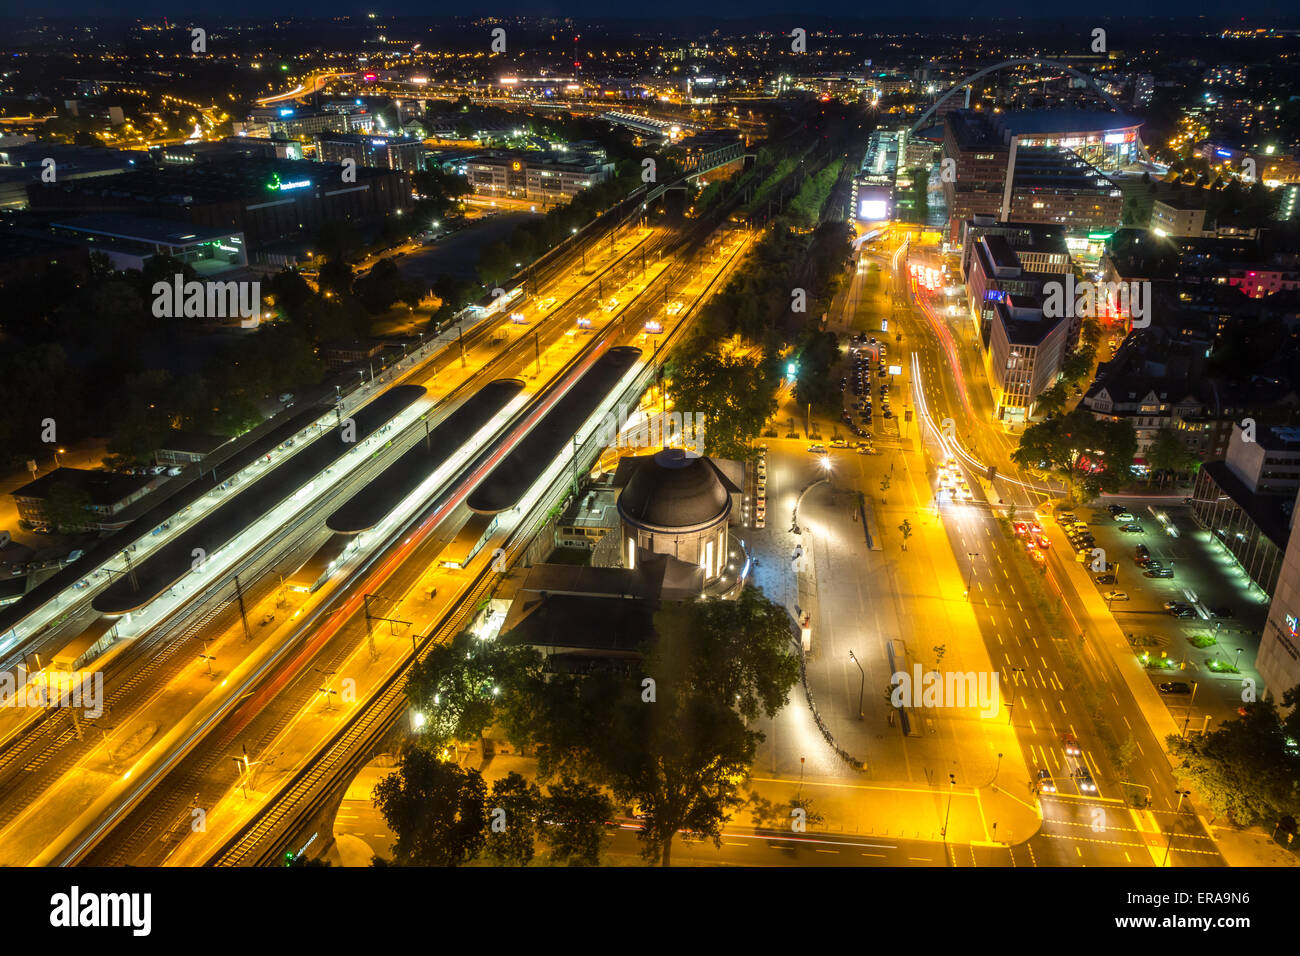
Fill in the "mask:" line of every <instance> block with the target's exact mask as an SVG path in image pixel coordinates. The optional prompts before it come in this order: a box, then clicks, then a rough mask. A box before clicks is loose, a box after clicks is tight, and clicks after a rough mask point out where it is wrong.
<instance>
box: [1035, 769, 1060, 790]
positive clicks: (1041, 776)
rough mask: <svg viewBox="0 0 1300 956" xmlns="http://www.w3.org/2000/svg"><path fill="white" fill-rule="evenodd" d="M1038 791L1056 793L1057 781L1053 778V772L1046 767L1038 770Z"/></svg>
mask: <svg viewBox="0 0 1300 956" xmlns="http://www.w3.org/2000/svg"><path fill="white" fill-rule="evenodd" d="M1038 792H1039V793H1056V783H1055V782H1054V781H1053V780H1052V772H1051V771H1050V770H1048V769H1047V768H1046V767H1044V768H1042V769H1040V770H1039V771H1038Z"/></svg>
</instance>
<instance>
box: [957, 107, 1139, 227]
mask: <svg viewBox="0 0 1300 956" xmlns="http://www.w3.org/2000/svg"><path fill="white" fill-rule="evenodd" d="M1140 126H1141V121H1140V120H1137V119H1135V118H1133V117H1130V116H1126V115H1124V114H1122V113H1110V112H1087V111H1083V110H1020V111H1012V112H1008V113H1000V114H997V115H995V116H990V115H988V114H985V113H981V112H979V111H976V110H953V111H952V112H950V113H948V114H947V115H946V116H945V117H944V140H943V161H942V164H941V167H940V173H941V176H942V177H943V189H944V199H945V200H946V202H947V204H948V223H949V231H948V235H949V236H950V237H952V238H955V237H956V236H957V235H958V232H957V230H958V227H959V225H960V223H961V222H962V220H964V219H967V218H969V217H971V216H974V215H977V214H978V215H985V216H993V217H995V218H998V219H1012V218H1016V219H1027V218H1028V219H1030V220H1031V221H1040V222H1060V223H1062V224H1065V225H1068V226H1069V227H1070V230H1071V231H1072V232H1073V233H1077V234H1078V235H1087V234H1088V233H1089V232H1090V231H1096V230H1095V229H1094V228H1093V227H1092V226H1090V225H1089V223H1091V222H1097V223H1101V224H1103V225H1102V227H1101V228H1102V229H1110V230H1111V231H1113V229H1114V227H1115V226H1117V225H1118V223H1119V210H1120V208H1121V206H1122V197H1120V196H1119V191H1118V189H1116V188H1115V187H1114V185H1113V184H1110V183H1109V182H1108V181H1104V180H1105V177H1104V176H1102V175H1101V172H1100V171H1101V170H1106V169H1116V168H1119V167H1121V166H1123V165H1124V164H1126V163H1129V162H1132V161H1133V159H1134V158H1135V157H1136V155H1137V152H1138V148H1139V145H1140V141H1139V139H1138V129H1139V128H1140ZM1021 154H1023V156H1022V155H1021ZM949 160H951V161H952V162H951V163H949V162H948V161H949ZM1017 166H1020V167H1023V171H1022V173H1021V174H1020V181H1021V184H1022V186H1021V190H1020V192H1019V199H1018V200H1016V201H1013V199H1014V197H1015V195H1016V194H1015V193H1013V191H1012V190H1010V189H1009V188H1008V185H1009V184H1014V183H1015V180H1016V167H1017ZM945 170H946V171H945ZM1036 203H1037V204H1041V205H1035V204H1036ZM1022 207H1023V210H1028V212H1025V211H1022ZM1112 212H1113V215H1112ZM1030 213H1032V215H1030ZM1107 224H1108V225H1107Z"/></svg>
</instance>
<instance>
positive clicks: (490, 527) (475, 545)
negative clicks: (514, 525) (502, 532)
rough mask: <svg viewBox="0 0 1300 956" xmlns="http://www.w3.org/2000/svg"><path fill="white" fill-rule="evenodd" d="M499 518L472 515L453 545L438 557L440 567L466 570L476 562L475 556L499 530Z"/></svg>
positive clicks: (453, 541) (448, 546)
mask: <svg viewBox="0 0 1300 956" xmlns="http://www.w3.org/2000/svg"><path fill="white" fill-rule="evenodd" d="M499 517H500V516H499V515H481V514H472V515H470V516H469V520H468V521H466V522H465V524H464V525H462V526H461V529H460V531H459V532H458V533H457V535H456V537H455V538H454V539H453V540H452V542H451V544H449V545H447V547H445V548H443V549H442V554H440V555H439V556H438V563H439V565H441V566H442V567H444V568H451V569H452V570H453V571H459V570H462V569H463V568H465V567H466V566H467V565H468V564H469V563H470V562H471V561H473V560H474V555H476V554H478V553H479V550H480V549H481V548H482V547H483V545H484V544H486V543H487V540H488V538H490V537H492V532H494V531H496V529H497V519H498V518H499Z"/></svg>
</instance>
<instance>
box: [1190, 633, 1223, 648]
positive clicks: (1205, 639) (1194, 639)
mask: <svg viewBox="0 0 1300 956" xmlns="http://www.w3.org/2000/svg"><path fill="white" fill-rule="evenodd" d="M1187 642H1188V643H1189V644H1191V645H1192V647H1199V648H1202V649H1204V648H1207V647H1213V646H1214V645H1215V644H1217V643H1219V642H1218V641H1216V640H1215V639H1214V637H1213V636H1212V635H1210V634H1193V635H1192V636H1191V637H1189V638H1188V639H1187Z"/></svg>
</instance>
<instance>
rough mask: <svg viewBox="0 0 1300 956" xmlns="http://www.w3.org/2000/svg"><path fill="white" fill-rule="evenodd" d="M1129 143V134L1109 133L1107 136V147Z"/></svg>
mask: <svg viewBox="0 0 1300 956" xmlns="http://www.w3.org/2000/svg"><path fill="white" fill-rule="evenodd" d="M1127 142H1128V134H1127V133H1107V134H1106V145H1107V146H1113V145H1114V144H1116V143H1127Z"/></svg>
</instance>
